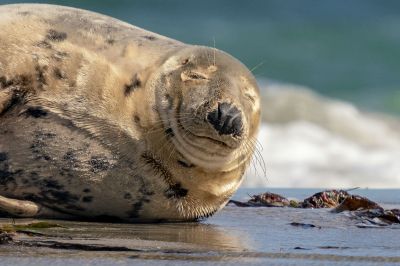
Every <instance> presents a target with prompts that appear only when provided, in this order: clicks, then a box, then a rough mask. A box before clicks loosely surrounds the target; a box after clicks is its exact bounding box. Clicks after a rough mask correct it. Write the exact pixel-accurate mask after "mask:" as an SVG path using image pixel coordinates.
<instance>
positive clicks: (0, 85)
mask: <svg viewBox="0 0 400 266" xmlns="http://www.w3.org/2000/svg"><path fill="white" fill-rule="evenodd" d="M31 83H32V80H31V79H30V77H28V76H25V75H17V76H15V77H13V78H10V79H7V78H6V77H5V76H0V89H7V88H10V87H11V92H10V93H11V97H10V98H9V99H8V101H7V102H5V105H4V108H3V110H2V111H1V113H0V114H3V113H6V112H7V111H9V110H11V109H12V108H13V107H14V106H17V105H19V104H21V103H23V101H24V98H25V95H26V94H27V93H28V91H30V90H32V86H31Z"/></svg>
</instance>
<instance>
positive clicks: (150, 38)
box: [143, 35, 157, 41]
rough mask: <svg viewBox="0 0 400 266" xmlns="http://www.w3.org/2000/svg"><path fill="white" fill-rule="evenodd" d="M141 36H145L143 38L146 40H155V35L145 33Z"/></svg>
mask: <svg viewBox="0 0 400 266" xmlns="http://www.w3.org/2000/svg"><path fill="white" fill-rule="evenodd" d="M143 38H145V39H147V40H149V41H155V40H157V38H156V37H154V36H151V35H145V36H143Z"/></svg>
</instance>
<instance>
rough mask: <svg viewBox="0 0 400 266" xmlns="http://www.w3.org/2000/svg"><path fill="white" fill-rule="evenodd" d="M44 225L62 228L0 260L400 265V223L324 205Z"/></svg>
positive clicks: (3, 249) (14, 245)
mask: <svg viewBox="0 0 400 266" xmlns="http://www.w3.org/2000/svg"><path fill="white" fill-rule="evenodd" d="M398 192H399V191H397V192H393V193H396V194H397V193H398ZM394 205H396V204H394ZM33 221H34V220H29V219H17V220H15V223H17V224H20V223H30V222H33ZM35 221H37V220H35ZM11 222H12V220H11V219H4V218H3V219H0V223H1V224H9V223H11ZM50 222H52V223H54V222H55V223H57V224H59V225H61V226H62V227H53V228H48V229H37V230H33V231H34V232H37V233H40V234H36V235H31V236H29V235H27V234H21V233H19V234H17V235H15V236H14V241H13V242H11V243H9V244H2V245H0V256H1V259H0V265H45V264H49V265H99V266H102V265H128V264H135V265H160V264H162V265H204V264H209V263H211V262H212V263H216V264H222V265H230V264H249V265H383V264H384V265H400V255H399V253H398V251H399V250H400V242H399V241H398V237H397V235H398V234H399V233H400V230H399V229H400V226H396V225H394V226H390V227H385V228H358V227H357V221H356V220H354V219H352V218H351V217H350V216H349V215H348V214H346V213H341V214H334V213H331V212H329V210H327V209H318V210H311V209H291V208H240V207H234V206H227V207H226V208H224V210H222V211H221V212H220V213H218V214H216V215H215V216H214V217H212V218H211V219H208V220H206V221H203V222H201V223H180V224H115V223H114V224H112V223H88V222H71V221H50ZM291 223H306V224H313V225H315V227H302V226H293V225H291ZM41 234H43V235H41Z"/></svg>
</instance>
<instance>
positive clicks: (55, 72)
mask: <svg viewBox="0 0 400 266" xmlns="http://www.w3.org/2000/svg"><path fill="white" fill-rule="evenodd" d="M53 75H54V77H55V78H56V79H65V74H64V73H63V72H62V71H61V70H60V69H59V68H58V67H56V68H54V69H53Z"/></svg>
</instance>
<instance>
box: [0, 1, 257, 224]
mask: <svg viewBox="0 0 400 266" xmlns="http://www.w3.org/2000/svg"><path fill="white" fill-rule="evenodd" d="M0 25H1V29H2V30H1V31H0V125H1V126H0V136H1V138H0V195H1V196H0V210H1V211H2V212H3V213H6V214H7V215H11V216H14V217H46V218H80V219H81V218H88V219H94V220H101V219H109V220H110V219H111V220H113V221H114V220H115V221H118V220H119V221H127V222H151V221H160V220H168V221H190V220H197V219H200V218H204V217H208V216H210V215H212V214H213V213H215V212H216V211H217V210H219V209H221V208H222V207H223V206H224V205H225V204H226V203H227V201H228V199H229V198H230V197H231V195H232V194H233V193H234V192H235V190H236V189H237V188H238V186H239V185H240V183H241V181H242V176H243V173H244V171H245V169H246V167H247V165H248V164H249V162H250V160H251V156H252V154H253V151H254V149H255V146H254V144H255V138H256V133H257V129H258V125H259V120H260V107H259V92H258V88H257V84H256V81H255V79H254V77H253V76H252V74H251V73H250V71H249V70H248V69H247V68H246V67H245V66H244V65H242V64H241V63H240V62H239V61H238V60H236V59H234V58H233V57H231V56H230V55H228V54H226V53H224V52H222V51H219V50H216V49H213V48H208V47H202V46H194V45H187V44H184V43H181V42H178V41H175V40H172V39H169V38H166V37H163V36H160V35H157V34H154V33H151V32H148V31H145V30H143V29H140V28H137V27H134V26H132V25H129V24H126V23H124V22H121V21H119V20H116V19H113V18H110V17H107V16H103V15H99V14H96V13H92V12H89V11H83V10H79V9H74V8H67V7H60V6H52V5H5V6H1V7H0Z"/></svg>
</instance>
